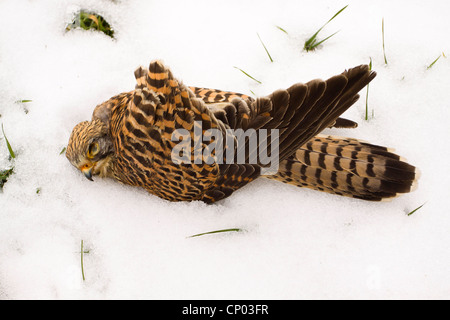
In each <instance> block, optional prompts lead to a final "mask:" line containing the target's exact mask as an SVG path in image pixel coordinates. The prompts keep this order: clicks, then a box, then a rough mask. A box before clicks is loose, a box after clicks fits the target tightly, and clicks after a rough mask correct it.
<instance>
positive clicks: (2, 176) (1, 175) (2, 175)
mask: <svg viewBox="0 0 450 320" xmlns="http://www.w3.org/2000/svg"><path fill="white" fill-rule="evenodd" d="M13 173H14V168H10V169H6V170H2V171H0V190H3V186H4V185H5V183H6V181H8V178H9V176H10V175H12V174H13Z"/></svg>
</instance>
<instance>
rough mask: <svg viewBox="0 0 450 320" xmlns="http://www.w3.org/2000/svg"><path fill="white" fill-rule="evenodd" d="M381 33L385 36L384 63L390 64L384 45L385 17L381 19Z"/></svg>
mask: <svg viewBox="0 0 450 320" xmlns="http://www.w3.org/2000/svg"><path fill="white" fill-rule="evenodd" d="M381 35H382V37H383V55H384V64H388V62H387V59H386V50H385V47H384V18H383V19H382V20H381Z"/></svg>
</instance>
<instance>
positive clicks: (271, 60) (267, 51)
mask: <svg viewBox="0 0 450 320" xmlns="http://www.w3.org/2000/svg"><path fill="white" fill-rule="evenodd" d="M256 34H257V35H258V38H259V41H261V44H262V46H263V47H264V50H266V53H267V55H268V56H269V59H270V62H273V59H272V57H271V56H270V53H269V50H267V48H266V45H265V44H264V42H263V41H262V40H261V37H260V36H259V33H256Z"/></svg>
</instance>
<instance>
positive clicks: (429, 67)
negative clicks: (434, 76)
mask: <svg viewBox="0 0 450 320" xmlns="http://www.w3.org/2000/svg"><path fill="white" fill-rule="evenodd" d="M440 57H441V55H439V57H437V58H436V60H434V61H433V62H432V63H431V64H430V65H429V66H428V67H427V70H428V69H431V67H432V66H433V65H434V64H435V63H436V62H437V61H438V60H439V58H440Z"/></svg>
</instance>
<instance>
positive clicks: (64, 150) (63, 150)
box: [59, 147, 66, 155]
mask: <svg viewBox="0 0 450 320" xmlns="http://www.w3.org/2000/svg"><path fill="white" fill-rule="evenodd" d="M64 152H66V147H64V148H62V150H61V152H60V153H59V155H62V154H63V153H64Z"/></svg>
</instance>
